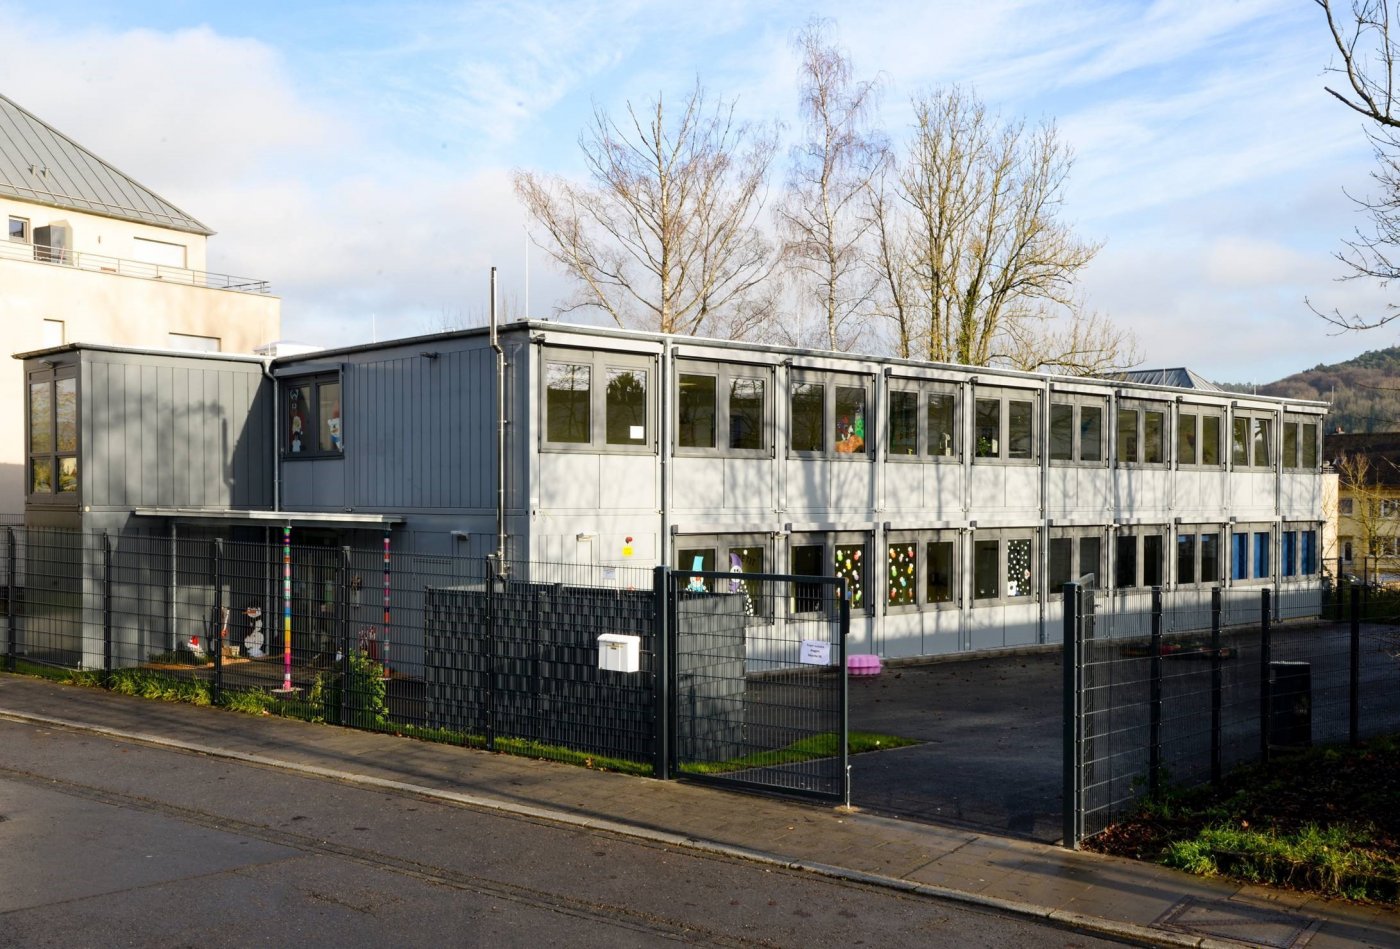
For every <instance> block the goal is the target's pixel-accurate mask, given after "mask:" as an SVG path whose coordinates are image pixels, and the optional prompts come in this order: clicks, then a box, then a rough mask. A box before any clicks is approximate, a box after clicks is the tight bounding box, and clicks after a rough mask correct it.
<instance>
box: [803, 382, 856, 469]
mask: <svg viewBox="0 0 1400 949" xmlns="http://www.w3.org/2000/svg"><path fill="white" fill-rule="evenodd" d="M869 394H870V383H869V380H868V379H867V378H866V377H864V376H856V375H851V374H848V373H835V372H830V373H828V372H812V371H803V370H796V371H794V373H793V377H792V388H791V390H790V392H789V403H788V405H789V413H788V420H789V427H790V428H789V436H788V437H789V441H788V446H789V448H790V449H791V450H792V451H793V452H794V453H796V452H801V453H804V454H814V455H815V454H827V455H833V456H835V457H866V456H868V453H869V446H868V443H867V441H866V426H867V424H868V423H869V420H870V419H869Z"/></svg>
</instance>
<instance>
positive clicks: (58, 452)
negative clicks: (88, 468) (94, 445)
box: [24, 364, 84, 507]
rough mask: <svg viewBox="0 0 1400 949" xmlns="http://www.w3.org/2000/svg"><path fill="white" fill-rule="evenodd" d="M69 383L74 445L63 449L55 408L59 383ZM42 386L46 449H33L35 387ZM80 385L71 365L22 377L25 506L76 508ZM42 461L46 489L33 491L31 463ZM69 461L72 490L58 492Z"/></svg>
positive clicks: (79, 491) (80, 469) (79, 478)
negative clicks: (46, 475)
mask: <svg viewBox="0 0 1400 949" xmlns="http://www.w3.org/2000/svg"><path fill="white" fill-rule="evenodd" d="M62 382H71V383H72V388H73V446H72V448H71V450H70V449H64V448H62V447H61V446H60V444H59V426H58V407H59V394H58V387H59V383H62ZM36 385H40V386H45V387H46V388H47V391H48V400H49V406H48V419H47V434H48V437H49V444H48V448H47V449H45V450H43V451H35V450H34V408H33V394H34V386H36ZM82 431H83V427H82V384H81V380H80V374H79V372H78V367H77V366H76V365H73V364H69V365H60V366H50V367H45V368H43V369H35V370H32V371H30V372H28V373H26V375H25V389H24V496H25V499H26V501H27V503H31V504H38V505H43V506H55V507H70V506H71V507H77V506H78V504H79V503H80V498H81V495H82V490H83V483H82V473H83V467H84V466H83V464H82V461H81V456H82V452H81V446H82ZM37 459H43V460H45V461H46V462H47V463H48V470H49V489H48V490H47V491H35V490H34V463H35V461H36V460H37ZM70 460H71V461H72V464H73V474H72V484H73V488H72V490H71V491H64V490H60V485H61V484H63V477H64V476H63V463H64V462H65V461H70Z"/></svg>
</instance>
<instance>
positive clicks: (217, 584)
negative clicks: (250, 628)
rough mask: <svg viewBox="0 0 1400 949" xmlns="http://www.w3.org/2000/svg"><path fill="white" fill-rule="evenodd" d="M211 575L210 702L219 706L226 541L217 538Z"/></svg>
mask: <svg viewBox="0 0 1400 949" xmlns="http://www.w3.org/2000/svg"><path fill="white" fill-rule="evenodd" d="M210 573H211V574H212V579H213V581H214V614H213V616H212V617H210V619H211V623H210V628H211V632H210V633H209V636H208V638H207V639H206V642H208V644H209V648H210V649H211V650H213V652H214V683H213V690H212V694H211V695H210V696H209V701H210V702H212V703H213V704H215V705H218V704H219V703H220V702H222V701H223V696H224V629H225V626H224V541H223V538H221V537H215V538H214V541H213V550H212V551H211V553H210Z"/></svg>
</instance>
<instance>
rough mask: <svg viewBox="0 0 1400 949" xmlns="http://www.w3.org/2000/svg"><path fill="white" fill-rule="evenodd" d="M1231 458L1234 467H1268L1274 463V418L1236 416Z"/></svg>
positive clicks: (1231, 442) (1231, 440)
mask: <svg viewBox="0 0 1400 949" xmlns="http://www.w3.org/2000/svg"><path fill="white" fill-rule="evenodd" d="M1233 424H1234V428H1233V430H1232V435H1231V439H1230V460H1231V462H1232V464H1233V466H1234V467H1236V468H1245V467H1251V466H1252V467H1255V468H1268V467H1270V466H1271V465H1272V464H1273V441H1274V420H1273V419H1272V418H1270V417H1267V416H1256V415H1239V414H1237V415H1236V416H1235V418H1234V423H1233Z"/></svg>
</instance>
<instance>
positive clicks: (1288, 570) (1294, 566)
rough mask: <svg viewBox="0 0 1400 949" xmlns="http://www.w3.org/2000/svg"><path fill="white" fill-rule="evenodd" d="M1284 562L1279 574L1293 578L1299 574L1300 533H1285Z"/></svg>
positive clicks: (1279, 566) (1281, 564)
mask: <svg viewBox="0 0 1400 949" xmlns="http://www.w3.org/2000/svg"><path fill="white" fill-rule="evenodd" d="M1282 555H1283V560H1282V562H1281V563H1280V564H1279V565H1278V568H1279V574H1280V575H1282V576H1285V577H1292V576H1295V575H1296V574H1297V573H1298V532H1297V531H1284V532H1283V550H1282Z"/></svg>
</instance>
